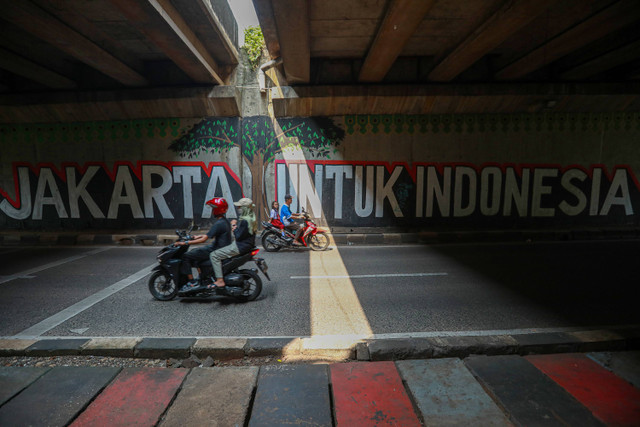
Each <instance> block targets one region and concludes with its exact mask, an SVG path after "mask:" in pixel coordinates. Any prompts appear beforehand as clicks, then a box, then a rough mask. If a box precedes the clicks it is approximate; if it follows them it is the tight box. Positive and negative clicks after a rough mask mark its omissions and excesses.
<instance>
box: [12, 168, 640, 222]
mask: <svg viewBox="0 0 640 427" xmlns="http://www.w3.org/2000/svg"><path fill="white" fill-rule="evenodd" d="M275 174H276V177H275V178H276V180H275V181H276V188H275V193H272V194H273V197H275V198H277V200H279V201H280V202H282V201H283V199H284V195H285V194H287V193H289V194H293V195H294V197H295V199H294V205H293V207H294V209H299V207H300V206H303V207H306V208H307V209H309V210H310V212H311V213H312V214H313V215H314V216H315V217H321V216H323V217H324V218H325V219H326V220H327V222H328V223H329V224H332V225H344V226H352V225H353V224H358V225H360V226H385V225H402V224H406V225H415V224H433V223H438V224H447V223H451V222H452V221H454V222H456V223H457V224H458V225H461V224H469V225H473V224H480V223H486V221H487V220H490V219H499V220H500V222H501V223H502V224H505V223H506V224H514V225H517V224H520V225H526V224H531V223H539V221H541V220H542V221H544V220H545V219H553V220H555V221H556V222H557V221H558V220H563V219H564V220H571V221H572V223H573V224H575V223H576V222H585V223H598V221H599V220H605V219H606V220H607V222H611V219H612V218H618V219H619V220H620V218H622V220H620V221H622V222H623V223H625V222H628V221H629V220H632V221H635V220H636V213H637V212H638V209H640V190H639V189H640V186H639V184H638V180H637V178H636V177H635V175H634V174H633V171H632V170H631V169H630V168H628V167H626V166H624V165H621V166H617V167H615V168H614V169H613V170H608V169H607V168H605V167H603V166H598V165H594V166H591V167H588V168H585V167H582V166H569V167H560V166H552V165H510V164H506V165H497V164H487V165H482V166H476V165H471V164H454V163H438V164H422V163H418V164H412V165H409V164H389V163H384V162H342V161H331V160H315V161H308V162H297V163H296V162H293V163H291V162H290V163H289V164H286V163H285V162H284V161H283V160H276V161H275ZM14 179H15V194H16V198H15V200H12V199H11V198H10V197H9V196H8V195H7V193H6V192H4V191H2V190H0V195H1V196H2V200H1V201H0V211H1V212H2V215H3V216H4V221H5V222H6V223H9V224H11V221H25V222H26V223H28V224H31V225H34V226H35V225H37V224H38V223H40V224H46V223H48V222H51V223H52V224H53V223H56V224H58V223H62V224H67V223H68V225H69V226H73V225H77V224H79V223H81V224H85V225H90V226H98V225H100V226H125V227H127V226H131V225H132V224H133V225H135V224H145V225H146V226H148V225H149V224H150V223H152V224H153V223H155V224H157V225H158V226H163V227H169V226H183V225H184V224H185V221H186V220H190V219H194V218H195V219H209V218H210V217H211V210H210V208H209V207H208V206H206V204H205V203H204V202H205V201H206V200H208V199H210V198H212V197H225V198H226V199H227V200H228V201H230V202H233V201H235V200H238V199H240V198H241V197H243V196H244V195H243V192H242V186H241V180H240V179H239V178H238V176H237V175H236V174H235V173H234V172H233V171H232V170H230V168H229V167H228V165H226V164H225V163H215V162H212V163H209V164H204V163H202V162H169V163H163V162H140V163H138V164H137V165H133V164H131V163H128V162H119V163H117V164H115V165H114V166H113V168H107V167H106V166H105V165H103V164H93V163H89V164H85V165H82V166H81V165H77V164H64V165H61V166H60V167H55V166H54V165H46V164H45V165H30V164H26V163H16V164H14ZM233 215H234V213H233V212H231V210H230V216H233ZM625 218H626V220H625Z"/></svg>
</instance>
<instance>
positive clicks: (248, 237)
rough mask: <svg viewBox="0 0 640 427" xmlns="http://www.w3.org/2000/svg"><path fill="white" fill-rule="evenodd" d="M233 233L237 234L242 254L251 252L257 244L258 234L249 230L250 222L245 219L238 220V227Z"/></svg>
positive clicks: (237, 241)
mask: <svg viewBox="0 0 640 427" xmlns="http://www.w3.org/2000/svg"><path fill="white" fill-rule="evenodd" d="M233 234H234V236H236V245H238V251H239V252H240V253H241V254H243V253H245V252H249V251H250V250H251V249H253V247H254V246H255V245H256V236H255V234H251V233H250V232H249V223H248V222H247V221H246V220H244V219H241V220H240V221H238V227H237V228H236V230H235V231H234V232H233Z"/></svg>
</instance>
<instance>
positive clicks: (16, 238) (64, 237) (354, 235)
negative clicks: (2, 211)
mask: <svg viewBox="0 0 640 427" xmlns="http://www.w3.org/2000/svg"><path fill="white" fill-rule="evenodd" d="M331 236H332V237H333V240H334V242H335V243H336V245H362V244H365V245H399V244H408V243H423V244H437V243H466V242H534V241H583V240H636V239H640V228H638V229H636V228H623V229H620V228H612V229H578V230H477V231H420V232H384V230H382V231H380V229H375V230H372V229H363V230H362V232H358V229H353V232H343V231H342V230H341V231H334V232H332V233H331ZM175 240H176V235H175V233H173V231H171V230H162V231H160V232H144V231H133V232H122V233H119V234H115V233H114V234H111V233H103V232H99V231H95V232H77V233H71V232H59V233H58V232H40V233H39V232H20V231H4V232H2V233H0V246H19V245H66V246H73V245H118V246H133V245H139V246H165V245H168V244H170V243H172V242H174V241H175Z"/></svg>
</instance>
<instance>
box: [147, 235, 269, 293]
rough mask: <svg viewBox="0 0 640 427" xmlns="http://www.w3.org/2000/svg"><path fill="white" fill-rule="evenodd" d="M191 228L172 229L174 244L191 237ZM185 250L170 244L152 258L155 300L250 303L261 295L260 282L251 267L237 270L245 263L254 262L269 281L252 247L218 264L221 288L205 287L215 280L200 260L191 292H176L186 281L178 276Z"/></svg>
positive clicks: (151, 285)
mask: <svg viewBox="0 0 640 427" xmlns="http://www.w3.org/2000/svg"><path fill="white" fill-rule="evenodd" d="M192 229H193V226H192V227H190V228H189V229H188V230H186V231H181V230H176V234H177V235H178V241H184V242H186V241H189V240H191V239H192V238H193V236H191V234H190V233H191V230H192ZM188 249H189V247H188V246H177V245H174V244H173V243H172V244H170V245H168V246H165V247H164V248H162V249H160V252H159V253H158V256H157V257H156V258H157V260H158V263H159V265H157V266H156V267H154V269H153V270H152V273H151V276H150V277H149V283H148V284H149V292H151V295H153V297H154V298H155V299H157V300H159V301H169V300H172V299H174V298H175V297H176V296H179V297H206V296H213V295H222V296H229V297H233V298H235V299H237V300H238V301H242V302H245V301H253V300H254V299H256V298H257V297H258V296H259V295H260V292H262V280H261V279H260V276H259V275H258V271H257V270H256V269H255V268H252V269H241V268H240V267H242V266H243V265H244V264H246V263H247V262H249V261H253V262H255V263H256V266H257V267H258V268H259V269H260V271H261V272H262V274H264V276H265V277H266V278H267V280H271V279H270V278H269V275H268V274H267V270H268V266H267V263H266V261H265V260H264V259H263V258H256V255H257V254H258V252H259V251H260V250H259V249H257V248H253V250H251V251H250V252H247V253H244V254H240V255H236V256H234V257H232V258H228V259H226V260H224V261H222V272H223V274H224V282H225V285H226V286H224V287H222V288H216V287H213V288H209V287H208V286H209V285H211V284H212V283H213V282H214V281H215V280H216V277H215V275H214V272H213V267H212V266H211V261H210V260H208V259H207V260H206V261H202V262H201V263H200V264H199V265H198V268H199V269H200V284H199V286H198V287H196V288H194V289H190V290H189V291H187V292H184V293H182V292H179V291H180V289H181V288H182V287H183V286H184V285H185V284H186V283H187V282H188V281H189V279H188V277H187V276H186V275H184V274H182V273H180V266H181V265H182V256H183V255H184V254H185V252H187V250H188Z"/></svg>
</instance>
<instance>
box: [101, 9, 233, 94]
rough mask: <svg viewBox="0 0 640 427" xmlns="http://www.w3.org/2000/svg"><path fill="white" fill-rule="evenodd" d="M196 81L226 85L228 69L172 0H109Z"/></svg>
mask: <svg viewBox="0 0 640 427" xmlns="http://www.w3.org/2000/svg"><path fill="white" fill-rule="evenodd" d="M109 1H110V2H111V4H113V5H114V6H116V7H117V8H118V9H119V11H120V12H121V13H122V14H123V15H124V16H126V17H127V19H128V20H129V21H130V22H131V23H132V24H133V25H134V26H135V27H137V28H138V29H139V30H140V31H141V32H142V33H143V34H145V35H146V36H147V37H148V38H149V40H151V41H152V42H153V43H154V44H155V45H156V46H158V47H159V48H160V49H161V50H162V51H163V52H164V53H165V54H166V55H167V56H168V57H169V58H170V59H171V60H172V61H173V62H175V63H176V65H178V67H180V68H181V69H182V70H183V71H184V72H185V73H186V74H187V75H188V76H189V77H190V78H191V79H192V80H194V81H195V82H197V83H215V84H219V85H224V84H225V80H226V76H227V75H228V74H229V72H228V70H225V69H224V68H222V67H220V66H219V65H218V64H217V63H216V61H215V60H214V59H213V58H212V57H211V55H210V54H209V52H208V51H207V49H206V48H205V47H204V45H203V43H202V41H201V40H200V39H198V37H197V36H196V35H195V33H194V32H193V31H192V30H191V29H190V27H189V25H188V24H187V23H186V22H185V20H184V18H183V17H182V16H181V15H180V14H179V13H178V11H177V10H176V9H175V8H174V7H173V5H172V4H171V2H170V1H169V0H144V1H130V0H109Z"/></svg>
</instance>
